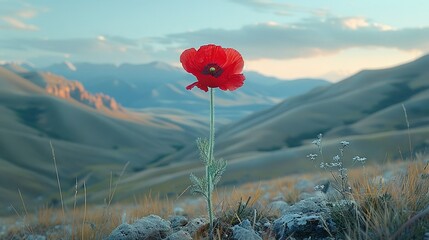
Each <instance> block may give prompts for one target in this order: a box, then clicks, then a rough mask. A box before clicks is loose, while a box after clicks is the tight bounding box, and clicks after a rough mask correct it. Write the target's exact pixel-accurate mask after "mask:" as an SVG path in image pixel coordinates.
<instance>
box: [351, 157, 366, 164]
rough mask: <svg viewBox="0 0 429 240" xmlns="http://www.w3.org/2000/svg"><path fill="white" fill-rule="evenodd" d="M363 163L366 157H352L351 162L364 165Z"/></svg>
mask: <svg viewBox="0 0 429 240" xmlns="http://www.w3.org/2000/svg"><path fill="white" fill-rule="evenodd" d="M365 161H366V157H359V156H355V157H353V162H359V163H362V164H364V163H365Z"/></svg>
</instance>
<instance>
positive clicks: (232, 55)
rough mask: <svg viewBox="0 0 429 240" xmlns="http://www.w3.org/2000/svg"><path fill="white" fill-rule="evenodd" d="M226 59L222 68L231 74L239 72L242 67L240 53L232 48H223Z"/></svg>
mask: <svg viewBox="0 0 429 240" xmlns="http://www.w3.org/2000/svg"><path fill="white" fill-rule="evenodd" d="M225 54H226V57H227V60H226V62H225V66H224V69H225V71H228V72H229V73H231V74H237V73H241V72H242V71H243V67H244V61H243V57H242V56H241V54H240V53H239V52H238V51H237V50H235V49H233V48H225Z"/></svg>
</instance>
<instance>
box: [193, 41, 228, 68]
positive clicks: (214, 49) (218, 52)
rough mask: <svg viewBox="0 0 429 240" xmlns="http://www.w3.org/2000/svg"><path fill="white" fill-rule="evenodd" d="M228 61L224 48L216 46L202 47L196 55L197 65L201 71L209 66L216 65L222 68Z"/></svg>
mask: <svg viewBox="0 0 429 240" xmlns="http://www.w3.org/2000/svg"><path fill="white" fill-rule="evenodd" d="M226 60H227V56H226V53H225V50H224V48H222V47H221V46H217V45H214V44H208V45H204V46H201V47H200V48H199V49H198V51H197V53H196V55H195V63H196V64H197V65H198V66H199V68H200V70H201V71H202V70H203V68H204V67H205V66H206V65H207V64H213V63H215V64H217V65H219V66H222V65H224V64H225V62H226Z"/></svg>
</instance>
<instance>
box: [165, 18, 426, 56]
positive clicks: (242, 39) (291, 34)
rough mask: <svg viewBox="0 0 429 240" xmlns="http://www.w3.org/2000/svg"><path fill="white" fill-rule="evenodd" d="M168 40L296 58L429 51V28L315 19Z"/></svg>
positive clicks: (210, 31) (167, 40) (201, 32)
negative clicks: (358, 51)
mask: <svg viewBox="0 0 429 240" xmlns="http://www.w3.org/2000/svg"><path fill="white" fill-rule="evenodd" d="M159 41H160V42H164V43H176V44H179V45H180V46H181V47H182V48H188V47H190V46H199V45H203V44H207V43H212V42H214V43H218V44H221V45H223V46H229V47H234V48H237V49H239V50H240V52H242V53H243V55H245V57H247V58H249V59H292V58H302V57H313V56H320V55H328V54H334V53H338V52H340V51H342V50H345V49H351V48H368V47H382V48H393V49H400V50H406V51H408V50H419V51H423V52H427V51H429V27H425V28H404V29H394V28H393V27H391V26H388V25H384V24H380V23H376V22H373V21H371V20H368V19H365V18H338V17H330V18H323V19H320V18H311V19H306V20H303V21H301V22H298V23H295V24H280V23H276V24H272V23H264V24H256V25H248V26H245V27H243V28H241V29H238V30H223V29H204V30H199V31H193V32H185V33H178V34H171V35H168V36H166V37H165V38H163V39H159Z"/></svg>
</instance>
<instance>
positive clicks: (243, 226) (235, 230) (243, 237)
mask: <svg viewBox="0 0 429 240" xmlns="http://www.w3.org/2000/svg"><path fill="white" fill-rule="evenodd" d="M232 239H233V240H262V238H261V237H260V236H259V235H258V234H257V233H256V232H255V231H254V230H253V229H252V226H251V224H250V221H249V220H247V219H246V220H244V221H243V222H241V223H240V224H239V225H235V226H233V227H232Z"/></svg>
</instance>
